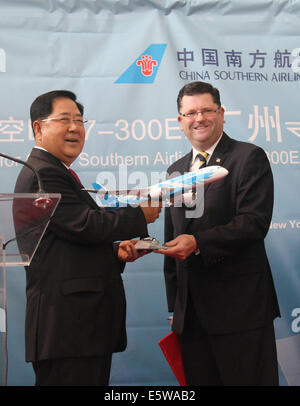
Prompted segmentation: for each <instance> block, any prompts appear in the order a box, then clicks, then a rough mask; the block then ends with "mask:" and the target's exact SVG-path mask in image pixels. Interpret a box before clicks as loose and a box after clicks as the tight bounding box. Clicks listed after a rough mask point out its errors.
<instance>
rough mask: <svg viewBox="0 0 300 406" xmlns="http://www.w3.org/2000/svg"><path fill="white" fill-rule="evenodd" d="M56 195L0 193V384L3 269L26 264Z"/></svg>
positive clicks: (1, 376)
mask: <svg viewBox="0 0 300 406" xmlns="http://www.w3.org/2000/svg"><path fill="white" fill-rule="evenodd" d="M60 198H61V195H60V194H58V193H57V194H56V193H55V194H48V193H47V194H46V193H36V194H35V193H28V194H27V193H26V194H25V193H15V194H7V193H5V194H1V193H0V386H5V385H6V383H7V339H6V335H7V313H6V309H7V307H6V268H7V267H12V266H14V267H15V266H27V265H30V262H31V260H32V258H33V256H34V253H35V251H36V249H37V248H38V245H39V243H40V241H41V238H42V237H43V235H44V233H45V231H46V229H47V226H48V223H49V221H50V218H51V216H52V215H53V213H54V212H55V210H56V207H57V205H58V203H59V201H60Z"/></svg>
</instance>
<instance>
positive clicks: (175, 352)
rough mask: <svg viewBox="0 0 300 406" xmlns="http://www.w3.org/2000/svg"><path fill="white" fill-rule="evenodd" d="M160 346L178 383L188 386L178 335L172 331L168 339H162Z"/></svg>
mask: <svg viewBox="0 0 300 406" xmlns="http://www.w3.org/2000/svg"><path fill="white" fill-rule="evenodd" d="M158 345H159V346H160V348H161V350H162V352H163V354H164V356H165V358H166V360H167V361H168V363H169V365H170V367H171V369H172V371H173V372H174V375H175V376H176V379H177V381H178V383H179V384H180V385H181V386H186V380H185V376H184V370H183V363H182V358H181V349H180V345H179V340H178V337H177V335H176V334H175V333H174V332H173V331H172V332H171V333H169V334H168V335H166V337H164V338H162V339H161V340H160V341H159V342H158Z"/></svg>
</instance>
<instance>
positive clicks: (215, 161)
mask: <svg viewBox="0 0 300 406" xmlns="http://www.w3.org/2000/svg"><path fill="white" fill-rule="evenodd" d="M229 146H230V138H229V137H228V135H227V134H226V133H223V135H222V138H221V140H220V142H219V143H218V145H217V146H216V148H215V150H214V152H213V154H212V156H211V158H210V160H209V162H208V165H207V166H214V165H217V166H223V165H224V163H225V161H226V158H227V156H228V153H229ZM191 159H192V153H191V155H190V160H189V163H188V168H189V165H190V162H191ZM188 170H189V169H188ZM210 185H211V183H208V184H206V185H205V186H204V199H205V197H206V195H207V192H208V190H209V187H210ZM183 209H184V208H183ZM185 211H186V209H184V210H182V216H183V219H182V233H185V231H186V229H187V227H188V226H189V224H190V222H191V221H194V220H197V219H198V217H197V218H187V217H186V213H185Z"/></svg>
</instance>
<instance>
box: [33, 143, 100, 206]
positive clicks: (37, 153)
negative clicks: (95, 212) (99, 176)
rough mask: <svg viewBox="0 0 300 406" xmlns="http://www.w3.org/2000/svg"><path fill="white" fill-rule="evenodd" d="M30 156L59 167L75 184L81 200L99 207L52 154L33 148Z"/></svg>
mask: <svg viewBox="0 0 300 406" xmlns="http://www.w3.org/2000/svg"><path fill="white" fill-rule="evenodd" d="M30 157H34V158H38V159H40V160H42V161H45V162H47V163H51V164H52V165H54V166H56V167H57V168H59V169H60V170H61V171H62V172H63V173H65V174H67V176H68V177H69V179H70V182H72V184H73V185H75V187H76V190H77V193H78V194H79V195H80V197H81V198H82V199H83V200H85V201H86V202H87V203H88V204H89V205H93V207H95V208H99V206H98V205H97V203H96V202H95V200H94V199H93V198H92V197H91V196H90V194H89V193H88V192H86V191H84V190H82V185H80V184H79V183H78V181H77V180H76V179H75V178H74V176H73V175H72V174H71V173H70V171H68V169H67V168H66V167H65V166H64V165H63V164H62V163H61V161H60V160H59V159H57V158H56V157H55V156H54V155H52V154H50V153H49V152H47V151H44V150H42V149H39V148H33V150H32V151H31V154H30ZM59 193H60V192H59Z"/></svg>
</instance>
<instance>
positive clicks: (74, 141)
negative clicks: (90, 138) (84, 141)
mask: <svg viewBox="0 0 300 406" xmlns="http://www.w3.org/2000/svg"><path fill="white" fill-rule="evenodd" d="M66 142H71V143H76V142H79V140H73V139H67V140H66Z"/></svg>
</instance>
